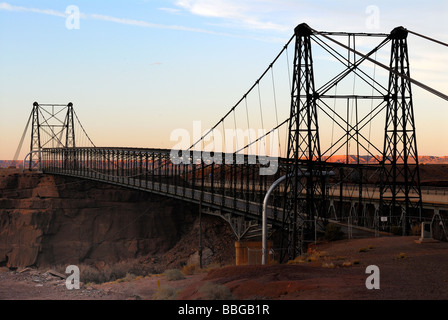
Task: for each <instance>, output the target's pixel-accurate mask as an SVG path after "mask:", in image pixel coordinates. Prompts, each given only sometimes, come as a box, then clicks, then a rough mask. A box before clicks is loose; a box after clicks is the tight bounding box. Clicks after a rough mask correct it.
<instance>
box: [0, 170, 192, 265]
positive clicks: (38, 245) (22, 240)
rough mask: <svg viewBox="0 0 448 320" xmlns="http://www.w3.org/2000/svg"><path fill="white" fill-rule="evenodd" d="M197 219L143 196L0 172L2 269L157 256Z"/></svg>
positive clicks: (182, 207)
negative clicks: (5, 267)
mask: <svg viewBox="0 0 448 320" xmlns="http://www.w3.org/2000/svg"><path fill="white" fill-rule="evenodd" d="M193 212H194V214H193ZM196 215H197V212H196V209H195V210H193V207H192V206H191V205H188V204H185V203H184V202H180V201H176V200H173V199H168V198H165V197H160V196H156V195H152V194H149V193H144V192H138V191H134V190H127V189H124V188H119V187H115V186H112V185H106V184H101V183H95V182H91V181H85V180H78V179H74V178H67V177H58V176H48V175H42V174H38V173H30V172H28V173H21V172H19V171H15V172H12V171H11V170H0V266H7V267H10V268H14V267H26V266H39V267H41V266H47V265H58V264H64V265H68V264H78V263H82V262H84V263H85V262H89V261H104V262H106V263H113V262H117V261H120V260H126V259H132V258H136V257H138V256H142V255H147V254H161V253H164V252H167V251H168V250H169V249H171V248H172V247H173V246H174V245H175V244H176V243H177V242H178V240H179V239H180V236H181V231H182V228H184V226H185V225H186V224H190V225H193V223H194V219H195V216H196Z"/></svg>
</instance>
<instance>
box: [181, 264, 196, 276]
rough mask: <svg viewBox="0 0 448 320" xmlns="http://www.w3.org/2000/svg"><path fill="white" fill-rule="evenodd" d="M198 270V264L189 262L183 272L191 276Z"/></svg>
mask: <svg viewBox="0 0 448 320" xmlns="http://www.w3.org/2000/svg"><path fill="white" fill-rule="evenodd" d="M195 271H196V265H194V264H187V265H185V266H184V267H183V268H182V273H183V274H184V275H186V276H191V275H192V274H194V273H195Z"/></svg>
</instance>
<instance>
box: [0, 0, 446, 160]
mask: <svg viewBox="0 0 448 320" xmlns="http://www.w3.org/2000/svg"><path fill="white" fill-rule="evenodd" d="M78 13H79V14H78ZM447 18H448V2H446V1H440V0H437V1H436V0H428V1H424V2H422V1H414V0H411V1H383V0H381V1H375V0H373V1H371V0H369V1H348V0H342V1H330V0H315V1H299V0H258V1H255V0H252V1H251V0H212V1H211V0H209V1H207V0H166V1H161V0H127V1H124V0H123V1H96V0H89V1H87V0H85V1H61V0H58V1H51V0H42V1H12V0H9V1H5V2H3V1H1V0H0V159H2V160H9V159H12V158H13V156H14V153H15V151H16V148H17V146H18V144H19V141H20V138H21V136H22V133H23V131H24V129H25V125H26V122H27V119H28V117H29V114H30V112H31V109H32V105H33V102H34V101H37V102H39V103H55V104H67V103H68V102H72V103H73V104H74V108H75V111H76V114H77V115H78V117H79V118H80V120H81V123H82V125H83V127H84V128H85V130H86V131H87V133H88V134H89V136H90V138H91V139H92V140H93V141H94V143H95V144H96V145H97V146H115V147H119V146H122V147H124V146H126V147H148V148H149V147H152V148H168V149H169V148H171V147H173V145H175V144H176V142H177V141H175V140H172V139H171V138H172V133H173V131H175V130H179V129H183V130H186V131H187V132H193V129H194V128H193V127H194V125H195V123H197V122H198V121H200V122H201V126H202V130H206V128H209V127H210V126H212V125H214V124H215V123H216V122H217V121H219V119H221V117H222V116H223V115H224V114H225V113H226V112H227V111H228V110H229V109H230V108H231V107H232V106H233V105H235V103H236V102H237V101H238V100H240V98H241V97H242V96H243V95H244V94H245V93H246V91H247V90H248V89H249V88H250V87H251V86H252V85H253V84H254V82H255V81H256V80H257V78H258V77H259V76H260V75H261V74H262V73H263V72H264V71H265V70H266V68H267V67H268V66H269V64H270V63H271V62H272V61H273V59H274V58H275V57H276V56H277V54H278V53H279V52H280V50H281V49H282V48H283V46H284V45H285V44H286V42H287V41H288V40H289V39H290V38H291V36H292V35H293V30H294V28H295V27H296V26H297V25H298V24H299V23H302V22H305V23H307V24H308V25H310V26H311V27H312V28H314V29H316V30H319V31H345V32H375V33H389V32H390V31H391V30H392V29H393V28H395V27H397V26H404V27H405V28H407V29H409V30H412V31H415V32H418V33H420V34H423V35H426V36H430V37H432V38H435V39H438V40H440V41H443V42H448V24H447V23H446V20H447ZM358 41H359V42H358V46H357V48H359V50H360V51H362V52H368V51H369V48H373V47H374V46H375V45H374V43H375V41H378V40H376V39H375V40H369V41H371V42H372V41H373V42H372V43H367V42H368V41H367V40H363V39H360V40H358ZM363 41H364V42H363ZM408 41H409V55H410V64H411V77H412V78H415V79H416V80H418V81H420V82H423V83H425V84H426V85H429V86H431V87H433V88H435V89H437V90H439V91H441V92H443V93H445V94H448V88H447V86H446V84H447V83H448V48H447V47H444V46H441V45H436V44H434V43H432V42H429V41H427V40H423V39H421V38H418V37H416V36H411V35H410V36H409V38H408ZM313 54H314V65H315V67H316V75H315V76H316V79H317V78H319V77H320V79H323V78H324V77H329V76H331V75H332V74H334V72H336V71H337V70H339V69H338V68H340V66H339V67H338V66H337V64H333V63H330V62H331V61H330V60H331V59H328V57H325V55H324V53H323V52H322V51H319V50H318V49H316V51H314V52H313ZM292 55H293V52H292V53H290V55H289V58H288V57H287V58H284V57H282V59H283V60H284V61H283V60H282V62H281V63H282V64H283V67H278V68H277V69H275V70H276V72H278V73H279V75H278V78H277V76H276V75H272V79H275V85H276V86H277V87H275V88H276V89H274V92H275V90H278V91H276V94H275V99H277V100H275V107H276V108H278V110H276V111H275V112H276V113H275V114H274V113H272V110H273V104H274V102H272V99H271V96H272V92H271V93H270V94H269V93H266V94H265V93H264V92H263V93H261V94H262V95H263V107H264V108H267V109H269V110H271V111H270V112H271V113H268V112H266V113H265V114H264V120H263V116H262V117H261V119H262V120H261V125H263V127H266V128H272V126H273V125H274V124H275V121H274V118H276V117H277V118H279V119H280V121H281V120H283V119H284V117H286V116H287V115H288V114H289V103H290V102H289V101H290V97H289V95H288V90H289V89H288V87H287V84H288V83H289V81H290V79H289V78H288V77H289V76H288V73H287V72H286V71H285V70H287V69H286V67H285V65H286V64H287V62H288V61H289V63H292ZM379 55H380V57H382V58H383V59H384V62H385V63H386V64H387V59H388V52H387V50H386V51H384V52H381V53H379ZM380 57H379V58H380ZM287 59H289V60H287ZM279 63H280V62H279ZM282 68H283V69H282ZM319 68H320V69H319ZM282 70H283V71H284V72H283V75H282ZM366 70H368V72H376V74H377V75H378V77H381V76H384V71H383V72H382V71H381V70H376V69H374V68H373V67H367V69H366ZM366 72H367V71H366ZM386 76H387V75H386ZM270 81H271V80H267V81H266V83H267V84H266V85H265V88H264V89H263V90H265V91H269V90H270V89H269V88H272V87H274V86H272V85H271V82H270ZM316 81H317V80H316ZM273 83H274V81H272V84H273ZM282 84H285V88H286V89H284V90H283V91H282V89H281V88H280V87H281V85H282ZM357 85H359V84H358V82H357ZM269 86H271V87H269ZM253 94H254V95H255V97H256V98H254V99H252V102H253V101H255V100H256V99H259V100H260V101H261V100H262V99H261V94H259V95H258V97H257V96H256V92H254V93H253ZM413 94H414V112H415V120H416V130H417V141H418V152H419V154H420V155H434V156H446V155H448V139H447V137H448V102H447V101H444V100H442V99H440V98H438V97H435V96H434V95H432V94H429V93H428V92H426V91H424V90H423V89H421V88H418V87H415V86H414V87H413ZM249 99H251V98H250V97H249ZM330 103H332V102H330ZM260 104H261V102H260ZM269 104H270V106H269ZM334 104H335V107H336V102H335V103H334ZM253 108H254V110H255V109H257V103H255V104H254V106H253ZM260 109H261V108H260ZM251 112H252V111H251ZM253 112H254V115H253V118H250V119H251V121H252V125H253V126H259V125H255V120H253V119H255V118H257V119H258V118H259V117H260V116H259V115H256V114H255V111H253ZM240 113H241V114H239V115H238V117H239V120H238V121H240V122H238V125H239V124H240V123H244V125H245V124H246V122H248V121H242V120H241V119H242V117H243V115H244V112H241V111H240ZM246 120H247V119H246ZM241 121H242V122H241ZM277 123H278V122H277ZM236 125H237V122H236V121H235V126H236ZM229 126H230V127H231V126H232V124H229ZM241 126H243V124H241ZM331 126H332V125H331V124H329V123H325V122H322V128H323V129H325V128H327V129H328V128H330V127H331ZM383 128H384V123H381V121H378V123H377V124H375V126H374V127H373V128H372V127H369V132H374V133H377V134H378V137H379V138H378V139H379V140H381V138H380V136H381V135H380V133H382V132H383V131H384V129H383ZM223 131H224V129H223ZM369 134H370V133H369ZM192 135H193V134H192ZM329 136H330V133H326V134H325V133H323V134H322V137H324V139H330V138H329ZM29 144H30V142H29V138H28V136H26V139H25V142H24V146H23V148H22V152H21V154H20V156H19V159H22V158H23V157H24V156H25V154H26V153H27V152H28V151H29ZM379 144H381V143H379ZM342 151H343V150H341V152H342Z"/></svg>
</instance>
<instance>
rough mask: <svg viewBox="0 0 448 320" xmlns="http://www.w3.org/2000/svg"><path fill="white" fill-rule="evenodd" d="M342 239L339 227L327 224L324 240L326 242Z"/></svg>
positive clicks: (342, 234) (342, 235)
mask: <svg viewBox="0 0 448 320" xmlns="http://www.w3.org/2000/svg"><path fill="white" fill-rule="evenodd" d="M343 237H344V233H343V232H342V231H341V227H340V226H338V225H337V224H334V223H329V224H327V226H326V227H325V239H327V240H328V241H336V240H341V239H342V238H343Z"/></svg>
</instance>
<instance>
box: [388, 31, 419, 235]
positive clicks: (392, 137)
mask: <svg viewBox="0 0 448 320" xmlns="http://www.w3.org/2000/svg"><path fill="white" fill-rule="evenodd" d="M407 35H408V31H407V30H406V29H404V28H403V27H398V28H395V29H394V30H393V31H392V32H391V33H390V35H389V38H390V39H391V40H392V49H391V58H390V69H391V70H392V71H391V72H390V75H389V87H388V93H387V95H386V97H385V99H386V102H387V108H386V126H385V137H384V149H383V159H382V165H383V170H382V175H381V188H380V201H381V212H382V215H384V213H385V212H387V210H388V209H389V210H390V214H389V218H390V219H391V221H390V223H391V224H392V225H395V226H399V223H400V220H401V219H400V218H403V220H404V221H403V222H404V223H405V229H408V230H409V218H410V217H411V216H413V217H414V218H416V219H418V220H420V221H421V218H422V217H421V214H422V195H421V190H420V173H419V162H418V153H417V140H416V135H415V122H414V109H413V100H412V91H411V82H410V80H409V79H410V72H409V57H408V45H407ZM400 208H403V209H404V217H400V216H401V214H400Z"/></svg>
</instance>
